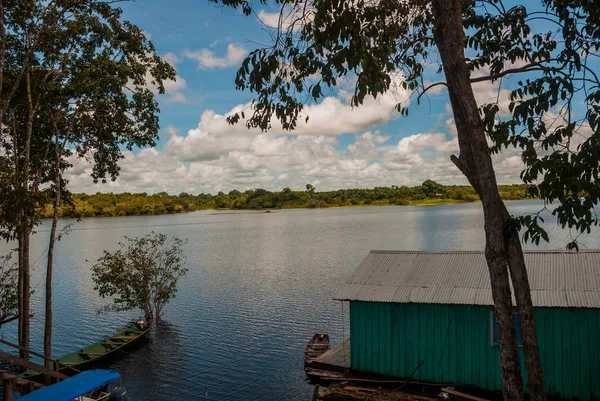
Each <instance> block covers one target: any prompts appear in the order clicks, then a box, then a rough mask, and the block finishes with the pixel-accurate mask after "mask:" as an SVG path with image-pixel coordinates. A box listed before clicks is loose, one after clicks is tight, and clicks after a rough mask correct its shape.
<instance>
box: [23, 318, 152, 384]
mask: <svg viewBox="0 0 600 401" xmlns="http://www.w3.org/2000/svg"><path fill="white" fill-rule="evenodd" d="M148 330H149V328H148V327H146V328H144V329H139V328H138V327H136V326H132V327H128V328H126V329H124V330H121V331H120V332H118V333H117V334H115V335H114V336H111V337H108V338H105V339H102V340H100V341H98V342H96V343H94V344H91V345H88V346H87V347H83V348H81V349H79V350H77V351H75V352H72V353H70V354H67V355H65V356H62V357H60V358H58V359H57V361H58V362H59V363H60V364H61V368H60V372H61V373H63V374H65V375H67V376H73V375H76V374H77V373H78V371H82V370H87V369H91V368H95V367H100V366H108V364H110V363H111V362H112V361H114V360H115V359H116V358H117V357H119V356H123V355H124V353H125V351H126V350H129V349H131V348H134V347H136V346H137V345H139V344H141V343H142V342H143V341H144V340H145V339H146V335H147V333H148ZM21 376H22V377H23V378H26V379H28V380H34V381H40V382H41V381H43V380H44V375H42V374H40V373H39V372H35V371H31V370H29V371H26V372H24V373H22V374H21Z"/></svg>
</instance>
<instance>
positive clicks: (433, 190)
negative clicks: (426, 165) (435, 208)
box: [421, 180, 443, 198]
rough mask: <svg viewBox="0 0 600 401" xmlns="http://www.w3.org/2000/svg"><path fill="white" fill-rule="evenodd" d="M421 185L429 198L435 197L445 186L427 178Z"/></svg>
mask: <svg viewBox="0 0 600 401" xmlns="http://www.w3.org/2000/svg"><path fill="white" fill-rule="evenodd" d="M421 187H422V188H423V192H424V193H425V196H427V197H428V198H433V197H435V196H436V194H438V193H440V191H442V188H443V186H442V185H440V184H438V183H437V182H435V181H433V180H425V181H423V184H421Z"/></svg>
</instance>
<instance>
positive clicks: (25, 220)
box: [19, 59, 35, 359]
mask: <svg viewBox="0 0 600 401" xmlns="http://www.w3.org/2000/svg"><path fill="white" fill-rule="evenodd" d="M29 63H30V60H29V59H27V60H26V66H25V89H26V91H27V104H28V109H29V110H28V112H29V113H28V116H27V124H26V131H25V144H24V149H23V152H24V157H23V166H22V176H21V177H22V182H21V185H22V190H23V196H24V197H25V198H29V193H30V191H29V169H30V168H31V166H30V161H31V137H32V135H33V119H34V117H35V107H34V105H33V97H32V94H31V68H30V65H29ZM27 203H29V202H26V205H24V206H22V207H23V208H24V210H23V212H22V222H21V224H22V225H21V230H22V232H23V238H22V247H23V249H22V251H21V250H20V251H19V253H20V254H21V252H22V266H21V267H22V275H23V276H22V288H21V290H22V294H21V295H22V298H23V301H22V313H21V319H20V320H21V322H20V325H21V338H20V343H19V345H20V346H21V347H24V348H26V349H29V316H30V314H31V311H30V305H29V304H30V296H31V285H30V260H29V239H30V235H31V231H32V229H33V219H34V216H30V215H29V213H32V211H31V210H29V209H30V208H31V207H30V206H28V205H27ZM23 354H24V356H23V358H25V359H29V352H28V351H24V352H23Z"/></svg>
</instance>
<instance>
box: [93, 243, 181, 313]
mask: <svg viewBox="0 0 600 401" xmlns="http://www.w3.org/2000/svg"><path fill="white" fill-rule="evenodd" d="M125 239H126V240H127V243H122V242H119V247H120V249H118V250H117V251H115V252H112V253H111V252H108V251H104V255H103V256H102V257H100V259H98V261H97V262H96V264H94V265H93V267H92V278H93V280H94V283H95V287H94V289H95V290H98V293H99V294H100V296H101V297H102V298H105V297H113V302H112V304H111V305H109V307H108V308H109V309H114V310H118V311H124V310H132V309H140V310H141V311H143V313H144V317H145V318H146V320H150V319H153V318H155V317H158V316H160V315H161V313H162V310H163V308H164V307H165V305H166V304H167V303H169V301H170V300H171V299H173V298H175V295H176V293H177V281H179V279H180V278H181V277H183V276H185V274H186V273H187V271H188V269H186V268H185V267H184V264H185V255H184V253H183V250H182V246H183V244H184V241H182V240H181V239H179V238H177V237H174V238H172V239H170V240H167V236H166V235H164V234H160V233H154V232H152V233H150V234H148V235H146V236H145V237H142V238H128V237H125Z"/></svg>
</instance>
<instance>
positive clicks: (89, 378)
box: [19, 369, 126, 401]
mask: <svg viewBox="0 0 600 401" xmlns="http://www.w3.org/2000/svg"><path fill="white" fill-rule="evenodd" d="M125 399H126V391H125V388H124V387H123V386H122V384H121V375H120V374H119V373H117V372H113V371H110V370H102V369H94V370H88V371H86V372H82V373H79V374H78V375H75V376H73V377H70V378H68V379H66V380H63V381H60V382H58V383H56V384H53V385H51V386H48V387H44V388H42V389H39V390H37V391H34V392H32V393H29V394H27V395H24V396H22V397H21V398H19V400H23V401H50V400H52V401H93V400H94V401H122V400H125Z"/></svg>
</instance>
